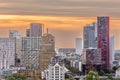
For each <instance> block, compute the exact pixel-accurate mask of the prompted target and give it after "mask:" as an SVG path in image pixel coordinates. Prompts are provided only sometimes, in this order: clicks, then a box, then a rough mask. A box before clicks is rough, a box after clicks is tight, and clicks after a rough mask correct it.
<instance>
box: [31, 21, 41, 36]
mask: <svg viewBox="0 0 120 80" xmlns="http://www.w3.org/2000/svg"><path fill="white" fill-rule="evenodd" d="M42 27H43V24H40V23H31V24H30V30H31V31H30V32H31V34H30V35H31V37H41V36H42Z"/></svg>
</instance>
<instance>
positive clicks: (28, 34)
mask: <svg viewBox="0 0 120 80" xmlns="http://www.w3.org/2000/svg"><path fill="white" fill-rule="evenodd" d="M26 37H30V29H26Z"/></svg>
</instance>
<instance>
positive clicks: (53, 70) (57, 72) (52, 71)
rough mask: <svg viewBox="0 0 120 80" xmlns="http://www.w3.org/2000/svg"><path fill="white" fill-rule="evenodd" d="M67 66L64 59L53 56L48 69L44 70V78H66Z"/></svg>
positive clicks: (51, 79) (52, 79)
mask: <svg viewBox="0 0 120 80" xmlns="http://www.w3.org/2000/svg"><path fill="white" fill-rule="evenodd" d="M65 72H66V71H65V66H64V62H63V60H62V59H61V58H60V57H58V56H55V57H54V58H52V60H51V62H50V64H49V66H48V69H46V70H45V71H44V72H42V74H43V75H42V78H45V79H46V80H65Z"/></svg>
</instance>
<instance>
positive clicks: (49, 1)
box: [0, 0, 120, 48]
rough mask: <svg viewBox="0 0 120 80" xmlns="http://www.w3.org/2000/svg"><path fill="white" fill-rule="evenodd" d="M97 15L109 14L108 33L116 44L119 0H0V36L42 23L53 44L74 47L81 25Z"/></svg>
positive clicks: (119, 23)
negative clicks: (51, 35) (54, 41)
mask: <svg viewBox="0 0 120 80" xmlns="http://www.w3.org/2000/svg"><path fill="white" fill-rule="evenodd" d="M97 16H110V34H111V36H113V35H114V36H115V41H116V44H120V42H119V36H120V35H119V34H120V0H0V36H1V37H6V36H8V30H11V29H16V30H19V31H20V33H21V35H22V36H24V35H25V29H27V28H29V24H30V23H32V22H34V23H43V24H44V25H45V28H49V32H51V33H52V34H53V35H54V36H55V37H56V47H74V46H75V44H74V43H75V38H76V37H78V36H79V37H82V33H83V26H85V25H86V24H90V23H92V22H96V17H97ZM115 47H116V48H119V47H120V45H115Z"/></svg>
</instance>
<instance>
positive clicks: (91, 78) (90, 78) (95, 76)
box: [86, 71, 99, 80]
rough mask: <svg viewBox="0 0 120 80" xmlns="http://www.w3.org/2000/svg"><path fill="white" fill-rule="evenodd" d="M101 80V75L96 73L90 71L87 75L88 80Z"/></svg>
mask: <svg viewBox="0 0 120 80" xmlns="http://www.w3.org/2000/svg"><path fill="white" fill-rule="evenodd" d="M94 79H95V80H99V75H98V73H97V72H95V71H90V72H89V73H88V75H86V80H94Z"/></svg>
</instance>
